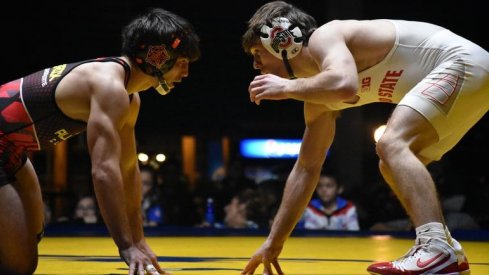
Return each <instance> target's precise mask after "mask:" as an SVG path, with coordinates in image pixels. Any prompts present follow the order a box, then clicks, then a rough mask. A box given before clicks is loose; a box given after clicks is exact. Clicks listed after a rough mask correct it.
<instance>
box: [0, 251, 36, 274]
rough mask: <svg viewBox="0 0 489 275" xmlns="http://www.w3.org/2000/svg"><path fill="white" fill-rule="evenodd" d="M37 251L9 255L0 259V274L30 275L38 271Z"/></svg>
mask: <svg viewBox="0 0 489 275" xmlns="http://www.w3.org/2000/svg"><path fill="white" fill-rule="evenodd" d="M37 263H38V257H37V252H36V253H32V252H31V253H26V254H16V255H8V256H6V257H2V259H0V274H12V275H30V274H33V273H34V271H36V268H37Z"/></svg>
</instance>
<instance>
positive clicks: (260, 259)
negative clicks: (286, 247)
mask: <svg viewBox="0 0 489 275" xmlns="http://www.w3.org/2000/svg"><path fill="white" fill-rule="evenodd" d="M282 248H283V245H280V246H273V245H271V242H269V241H265V243H263V245H262V246H261V247H260V248H259V249H258V250H257V251H256V252H255V254H253V256H251V259H250V260H249V261H248V264H247V265H246V267H245V268H244V269H243V271H242V272H241V274H242V275H248V274H254V272H255V270H256V268H257V267H258V266H259V265H260V264H262V263H263V275H273V274H274V273H273V270H272V265H273V266H274V267H275V270H276V271H277V274H278V275H283V274H284V272H283V271H282V268H280V265H279V263H278V256H279V255H280V253H281V252H282Z"/></svg>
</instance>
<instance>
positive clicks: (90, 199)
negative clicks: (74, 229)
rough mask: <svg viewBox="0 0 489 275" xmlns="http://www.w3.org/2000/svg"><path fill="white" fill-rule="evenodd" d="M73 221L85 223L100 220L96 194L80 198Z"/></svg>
mask: <svg viewBox="0 0 489 275" xmlns="http://www.w3.org/2000/svg"><path fill="white" fill-rule="evenodd" d="M72 221H73V222H77V223H85V224H93V223H98V222H99V217H98V207H97V202H96V200H95V197H94V196H90V195H88V196H84V197H81V198H80V199H79V200H78V202H77V204H76V207H75V211H74V213H73V220H72Z"/></svg>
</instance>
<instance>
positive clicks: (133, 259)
mask: <svg viewBox="0 0 489 275" xmlns="http://www.w3.org/2000/svg"><path fill="white" fill-rule="evenodd" d="M119 254H120V256H121V258H122V259H123V260H124V261H125V262H126V264H127V265H128V266H129V275H145V274H147V275H160V274H168V273H165V271H163V270H162V271H163V272H162V273H160V272H159V270H157V268H156V267H155V266H154V265H153V263H152V261H151V259H150V258H149V257H148V256H146V255H145V254H144V253H143V252H142V251H141V250H139V249H138V248H137V247H135V246H131V247H129V248H127V249H122V250H119ZM158 267H159V266H158ZM160 269H161V268H160Z"/></svg>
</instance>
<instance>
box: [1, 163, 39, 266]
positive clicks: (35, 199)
mask: <svg viewBox="0 0 489 275" xmlns="http://www.w3.org/2000/svg"><path fill="white" fill-rule="evenodd" d="M16 176H17V182H14V183H12V184H7V185H4V186H1V187H0V228H1V229H2V230H1V234H0V265H1V266H3V267H5V266H7V267H11V268H17V267H19V268H29V267H32V266H33V265H35V264H37V236H36V235H37V234H38V233H39V232H41V230H42V226H43V209H44V208H43V204H42V196H41V192H40V187H39V184H38V180H37V177H36V175H35V172H34V169H33V168H32V165H31V163H30V162H29V161H27V163H26V164H25V165H24V166H23V167H22V168H21V169H20V170H19V172H18V173H17V175H16Z"/></svg>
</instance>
